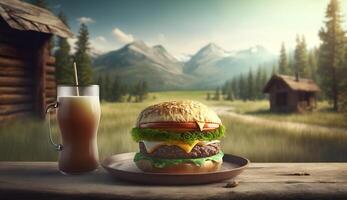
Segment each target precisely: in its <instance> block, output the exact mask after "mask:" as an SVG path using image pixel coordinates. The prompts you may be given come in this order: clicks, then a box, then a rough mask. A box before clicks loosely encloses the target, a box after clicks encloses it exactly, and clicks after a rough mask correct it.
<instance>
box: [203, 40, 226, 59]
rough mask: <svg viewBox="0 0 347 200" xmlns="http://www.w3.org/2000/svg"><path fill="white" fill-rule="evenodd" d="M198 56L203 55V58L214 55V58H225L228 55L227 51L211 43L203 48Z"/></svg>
mask: <svg viewBox="0 0 347 200" xmlns="http://www.w3.org/2000/svg"><path fill="white" fill-rule="evenodd" d="M197 54H201V55H202V56H206V55H214V56H224V55H225V54H226V51H225V50H224V49H222V48H221V47H219V46H218V45H216V44H215V43H209V44H207V45H206V46H204V47H203V48H201V49H200V51H199V52H198V53H197Z"/></svg>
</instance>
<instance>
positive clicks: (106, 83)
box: [103, 74, 111, 101]
mask: <svg viewBox="0 0 347 200" xmlns="http://www.w3.org/2000/svg"><path fill="white" fill-rule="evenodd" d="M103 83H104V85H103V88H104V89H103V93H104V94H103V96H104V100H106V101H110V100H111V81H110V77H109V75H108V74H106V75H105V80H104V82H103Z"/></svg>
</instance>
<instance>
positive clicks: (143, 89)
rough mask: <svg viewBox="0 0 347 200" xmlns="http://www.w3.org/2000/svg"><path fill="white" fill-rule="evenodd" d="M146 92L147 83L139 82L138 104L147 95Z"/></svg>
mask: <svg viewBox="0 0 347 200" xmlns="http://www.w3.org/2000/svg"><path fill="white" fill-rule="evenodd" d="M147 90H148V86H147V82H146V81H145V80H144V81H141V83H140V94H139V99H140V102H142V101H143V100H144V99H145V97H146V95H147V93H148V92H147Z"/></svg>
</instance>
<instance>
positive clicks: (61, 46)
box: [54, 12, 75, 85]
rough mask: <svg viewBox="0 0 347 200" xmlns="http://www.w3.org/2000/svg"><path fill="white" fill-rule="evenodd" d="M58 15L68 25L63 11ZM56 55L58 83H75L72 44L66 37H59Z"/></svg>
mask: <svg viewBox="0 0 347 200" xmlns="http://www.w3.org/2000/svg"><path fill="white" fill-rule="evenodd" d="M58 17H59V18H60V20H61V21H62V22H63V23H65V25H67V26H68V24H67V19H66V16H65V15H64V14H63V13H62V12H60V13H59V15H58ZM54 56H55V67H56V71H55V76H56V79H57V82H58V84H63V85H64V84H65V85H74V84H75V80H74V74H73V73H74V72H73V67H72V61H71V56H70V45H69V43H68V42H67V39H66V38H62V37H59V38H58V49H57V51H56V52H55V54H54Z"/></svg>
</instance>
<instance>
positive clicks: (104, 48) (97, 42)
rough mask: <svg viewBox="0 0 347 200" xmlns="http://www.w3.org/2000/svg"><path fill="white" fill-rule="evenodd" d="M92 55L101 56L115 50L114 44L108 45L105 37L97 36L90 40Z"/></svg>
mask: <svg viewBox="0 0 347 200" xmlns="http://www.w3.org/2000/svg"><path fill="white" fill-rule="evenodd" d="M90 47H91V49H92V53H96V54H102V53H105V52H108V51H111V50H114V49H115V46H114V44H112V43H110V42H109V41H108V40H107V39H106V38H105V37H103V36H97V37H95V38H92V39H91V40H90Z"/></svg>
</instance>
